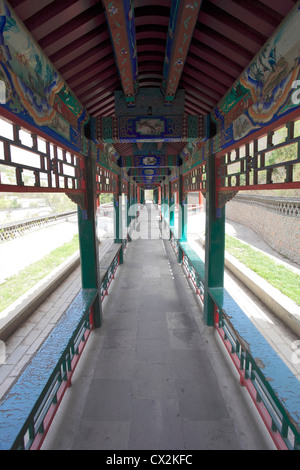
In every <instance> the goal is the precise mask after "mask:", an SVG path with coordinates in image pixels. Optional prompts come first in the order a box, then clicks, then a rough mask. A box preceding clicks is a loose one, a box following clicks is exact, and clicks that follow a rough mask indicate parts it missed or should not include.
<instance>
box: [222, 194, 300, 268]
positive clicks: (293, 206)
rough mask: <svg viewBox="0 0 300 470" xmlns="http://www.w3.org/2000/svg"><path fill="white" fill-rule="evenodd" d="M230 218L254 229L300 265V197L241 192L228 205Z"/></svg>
mask: <svg viewBox="0 0 300 470" xmlns="http://www.w3.org/2000/svg"><path fill="white" fill-rule="evenodd" d="M226 218H227V219H228V220H232V221H235V222H238V223H240V224H242V225H245V226H247V227H250V228H251V229H252V230H254V231H255V232H256V233H257V234H258V235H260V236H261V237H262V239H263V240H264V241H265V242H266V243H268V245H269V246H270V247H271V248H273V249H274V250H276V251H278V252H279V253H281V254H282V255H283V256H285V257H286V258H288V259H290V260H291V261H294V262H296V263H298V264H300V198H298V199H297V198H295V199H290V198H276V197H269V196H267V197H265V196H252V195H246V194H240V193H239V194H237V195H236V196H235V197H234V198H233V199H232V200H231V201H230V202H228V203H227V204H226Z"/></svg>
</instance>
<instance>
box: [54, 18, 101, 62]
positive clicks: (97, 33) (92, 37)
mask: <svg viewBox="0 0 300 470" xmlns="http://www.w3.org/2000/svg"><path fill="white" fill-rule="evenodd" d="M107 39H109V33H108V31H107V29H106V27H105V25H101V26H99V27H98V28H95V29H93V30H92V31H90V32H89V33H87V34H85V35H83V36H80V37H79V38H78V39H76V40H75V41H73V42H72V43H71V44H69V45H67V46H66V47H63V48H62V49H59V50H58V51H57V52H55V53H54V54H52V55H50V56H49V59H50V60H51V62H52V63H53V64H54V65H55V66H56V67H57V68H59V67H62V66H63V65H64V64H67V63H68V62H70V61H71V60H73V59H76V57H78V56H80V55H82V54H83V53H85V52H87V51H89V50H90V49H92V48H93V47H95V46H101V44H102V43H103V42H104V41H106V40H107Z"/></svg>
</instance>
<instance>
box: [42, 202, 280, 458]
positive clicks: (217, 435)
mask: <svg viewBox="0 0 300 470" xmlns="http://www.w3.org/2000/svg"><path fill="white" fill-rule="evenodd" d="M149 206H150V205H149ZM149 206H148V207H147V206H145V207H144V209H143V210H142V211H141V214H140V216H139V219H138V220H139V224H140V225H141V227H139V232H137V234H136V237H135V238H136V239H135V240H134V241H133V242H132V243H130V244H129V248H128V252H127V253H126V255H125V257H126V261H125V263H124V265H122V266H121V267H120V268H119V271H118V274H117V277H116V279H115V281H114V285H113V289H112V290H111V292H110V293H109V295H108V298H107V300H106V301H105V302H106V303H105V305H104V308H103V326H102V328H100V329H99V330H97V331H96V330H95V331H94V332H93V335H94V336H92V337H91V339H90V340H89V341H90V342H91V344H90V345H87V351H86V352H84V355H83V357H82V359H81V361H82V363H81V365H80V366H78V367H80V371H79V372H78V373H76V374H75V376H74V380H73V381H72V387H71V388H70V389H69V390H68V393H67V396H66V399H65V400H66V403H65V404H62V409H61V410H59V411H58V415H57V417H56V418H55V420H54V423H53V425H52V429H51V430H50V432H49V435H48V437H47V438H46V440H45V442H44V444H43V446H42V449H47V450H55V449H60V450H67V449H69V450H72V449H78V450H86V449H90V450H91V449H94V450H95V449H103V450H143V449H144V450H159V449H161V450H163V449H168V450H182V451H186V450H196V449H202V450H205V449H206V450H207V449H214V450H220V449H223V450H230V449H231V450H239V449H244V450H246V449H252V450H253V449H260V450H261V449H272V448H273V443H272V442H271V439H270V438H269V436H268V435H267V433H266V430H264V429H263V428H262V426H261V423H260V422H259V419H258V416H257V414H256V413H255V411H254V408H253V406H251V404H250V402H249V399H247V396H246V394H245V393H244V390H243V389H242V387H241V386H240V384H239V382H238V380H237V378H234V377H235V376H234V374H233V375H232V370H231V369H230V366H229V364H228V363H227V362H226V358H225V357H224V356H223V354H222V349H221V348H222V346H221V344H220V342H218V340H217V338H216V336H215V335H214V334H213V332H212V331H211V330H210V329H209V328H208V327H206V326H205V325H204V322H203V320H202V315H201V313H200V310H199V303H198V301H197V299H196V296H195V294H194V292H193V290H192V289H191V286H190V285H189V284H188V282H187V279H186V277H185V276H184V273H183V271H182V269H181V267H180V265H179V264H178V262H177V259H176V257H175V255H174V251H173V249H172V247H171V245H170V243H169V240H168V237H167V236H166V235H167V231H166V232H165V233H162V232H161V224H160V223H159V219H160V217H159V211H158V210H157V209H156V210H154V209H153V208H152V207H151V206H150V207H149ZM138 233H139V234H142V235H138Z"/></svg>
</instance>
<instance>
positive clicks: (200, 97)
mask: <svg viewBox="0 0 300 470" xmlns="http://www.w3.org/2000/svg"><path fill="white" fill-rule="evenodd" d="M115 3H116V4H118V2H117V1H116V2H115ZM171 3H172V2H171V0H160V1H157V0H156V1H155V0H154V1H148V0H135V1H134V22H135V31H136V46H137V60H138V73H139V76H138V82H139V87H149V86H152V87H153V86H154V87H157V88H160V87H161V80H162V76H163V66H164V58H165V48H166V41H167V37H168V27H169V18H170V9H171ZM192 3H193V2H190V4H191V5H192ZM295 3H296V2H295V1H294V0H285V1H284V2H283V1H282V0H260V1H257V0H252V1H251V2H249V1H247V0H203V1H202V4H201V7H200V11H199V15H198V18H197V21H196V26H195V29H194V32H193V37H192V40H191V43H190V47H189V51H188V54H187V58H186V62H185V65H184V68H183V71H182V75H181V79H180V83H179V87H180V88H184V89H185V96H186V106H185V112H186V113H187V114H205V113H208V112H210V111H211V110H212V109H213V108H214V106H216V104H217V103H218V101H219V100H220V98H221V96H222V95H223V94H224V93H225V92H226V91H227V90H228V88H229V87H230V86H231V85H232V84H233V83H234V81H235V80H236V79H237V77H238V76H239V75H240V73H241V71H242V70H243V69H244V67H245V66H246V65H247V64H248V63H249V61H250V60H251V59H252V58H253V56H254V55H255V54H256V53H257V52H258V50H259V49H260V47H261V46H262V45H263V44H264V43H265V41H266V40H267V38H268V37H269V36H270V35H271V34H272V32H273V31H274V30H275V29H276V27H277V26H278V25H279V24H280V22H281V21H282V20H283V18H284V16H285V15H287V14H288V13H289V11H290V10H291V9H292V8H293V6H294V5H295ZM10 4H11V6H12V7H13V8H14V9H15V11H16V13H17V14H18V15H19V17H20V18H21V20H22V21H23V22H24V23H25V25H26V27H27V28H28V30H29V31H30V32H31V34H32V35H33V37H34V38H35V39H36V40H37V42H38V43H39V45H40V46H41V48H42V49H43V50H44V51H45V53H46V54H47V55H48V57H49V58H50V60H51V61H52V62H53V64H54V66H55V67H56V68H57V70H58V71H59V72H60V73H61V74H62V76H63V77H64V79H65V80H66V82H67V83H68V84H69V86H70V87H71V88H72V90H73V91H74V93H75V94H76V95H77V96H78V97H79V99H80V101H81V102H82V104H83V105H84V106H85V107H86V108H87V111H88V112H89V113H91V114H92V115H95V116H98V115H101V114H102V115H105V114H107V115H113V114H114V109H113V108H114V107H113V101H114V90H115V89H119V90H120V89H121V86H122V84H121V81H120V76H119V73H118V68H117V65H116V61H115V59H114V50H113V47H112V43H111V39H110V34H109V30H108V28H107V21H106V18H105V10H104V6H103V3H102V2H101V1H99V0H65V1H61V0H54V1H50V0H11V1H10Z"/></svg>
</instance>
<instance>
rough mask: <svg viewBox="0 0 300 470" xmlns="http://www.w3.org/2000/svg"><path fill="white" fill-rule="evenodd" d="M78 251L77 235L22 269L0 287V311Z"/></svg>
mask: <svg viewBox="0 0 300 470" xmlns="http://www.w3.org/2000/svg"><path fill="white" fill-rule="evenodd" d="M78 249H79V241H78V235H74V237H73V239H72V240H71V241H69V242H67V243H64V244H63V245H62V246H60V247H58V248H56V249H55V250H53V251H51V253H49V254H48V255H46V256H45V257H44V258H42V259H41V260H39V261H36V262H35V263H32V264H30V265H29V266H27V267H26V268H24V269H22V271H20V272H19V273H17V274H15V275H14V276H11V277H10V278H8V279H7V280H6V281H5V282H4V283H3V284H1V285H0V311H2V310H4V309H5V308H7V307H8V306H9V305H10V304H12V303H13V302H14V301H15V300H17V299H18V298H19V297H20V296H21V295H22V294H24V293H25V292H27V291H28V290H29V289H30V288H31V287H33V286H34V285H35V284H36V283H37V282H38V281H40V280H41V279H43V278H44V277H45V276H47V275H48V274H50V273H51V271H53V269H55V268H56V267H58V266H59V265H60V264H61V263H63V262H64V261H65V260H66V259H67V258H69V257H70V256H71V255H72V254H73V253H75V251H77V250H78Z"/></svg>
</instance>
